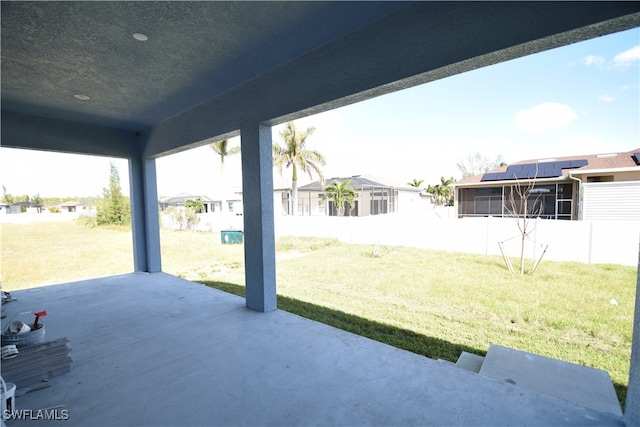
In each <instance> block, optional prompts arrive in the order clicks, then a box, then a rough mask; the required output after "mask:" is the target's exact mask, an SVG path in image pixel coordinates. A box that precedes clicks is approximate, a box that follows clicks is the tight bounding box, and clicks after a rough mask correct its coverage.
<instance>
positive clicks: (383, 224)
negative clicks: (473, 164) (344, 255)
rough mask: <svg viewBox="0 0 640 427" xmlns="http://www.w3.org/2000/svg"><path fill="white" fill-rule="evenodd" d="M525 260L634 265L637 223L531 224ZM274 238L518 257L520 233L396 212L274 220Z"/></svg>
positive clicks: (501, 221)
mask: <svg viewBox="0 0 640 427" xmlns="http://www.w3.org/2000/svg"><path fill="white" fill-rule="evenodd" d="M531 221H532V222H531V225H530V226H529V228H528V230H529V231H530V234H529V235H528V237H527V239H526V241H525V256H526V257H527V258H529V259H538V258H539V257H540V256H541V255H542V251H543V250H544V249H545V247H547V246H548V249H547V251H546V253H545V254H544V259H545V260H554V261H577V262H583V263H588V264H601V263H602V264H621V265H631V266H636V265H638V251H639V248H640V222H639V221H628V222H627V221H556V220H542V219H541V220H531ZM275 232H276V236H286V235H291V236H315V237H329V238H337V239H339V240H340V241H343V242H347V243H359V244H372V245H374V244H380V245H389V246H409V247H416V248H425V249H434V250H444V251H450V252H466V253H476V254H487V255H501V252H500V247H499V245H498V243H499V242H503V247H504V248H505V252H506V253H507V255H509V256H511V257H519V255H520V245H521V235H520V232H519V230H518V227H517V223H516V220H515V219H513V218H494V217H488V218H464V219H451V218H445V219H435V218H428V219H425V218H424V217H420V216H406V215H399V214H387V215H376V216H368V217H326V216H315V217H314V216H299V217H292V216H288V217H277V218H276V227H275Z"/></svg>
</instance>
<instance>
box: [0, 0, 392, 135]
mask: <svg viewBox="0 0 640 427" xmlns="http://www.w3.org/2000/svg"><path fill="white" fill-rule="evenodd" d="M403 6H404V4H403V3H385V2H379V3H371V4H368V5H367V7H366V8H364V7H360V6H358V5H355V4H352V3H342V2H331V3H316V2H82V1H70V2H3V3H2V107H3V109H8V110H12V111H18V112H24V113H27V114H38V115H47V116H50V117H56V118H63V119H73V120H76V119H79V118H81V119H82V120H84V121H87V122H90V123H96V124H102V125H108V126H114V127H125V128H129V129H133V130H141V129H143V128H146V127H149V126H152V125H153V124H155V123H157V122H159V121H161V120H163V119H165V118H166V117H170V116H172V115H174V114H177V113H179V112H181V111H183V110H186V109H187V108H189V107H191V106H193V105H195V104H199V103H201V102H203V101H205V100H206V99H208V98H211V97H214V96H216V95H219V94H220V93H223V92H226V91H228V90H230V89H231V88H233V87H235V86H238V85H240V84H241V83H243V82H245V81H247V80H251V79H253V78H255V77H257V76H259V75H261V74H264V73H265V72H267V71H269V70H271V69H274V68H276V67H278V66H280V65H282V64H283V63H286V62H288V61H290V60H291V59H293V58H296V57H298V56H300V55H303V54H304V53H306V52H308V51H310V50H313V49H315V48H317V47H318V46H321V45H323V44H326V43H328V42H329V41H331V40H334V39H336V38H338V37H340V36H342V35H344V34H345V33H347V32H349V31H352V30H353V29H355V28H358V27H360V26H362V25H364V24H366V23H368V22H369V21H371V20H375V19H377V18H379V17H381V16H383V15H385V14H387V13H389V12H392V11H393V10H397V9H399V8H401V7H403ZM134 33H143V34H145V35H146V36H148V40H147V41H138V40H136V39H135V38H134V37H133V34H134ZM74 95H85V96H88V97H90V99H89V100H87V101H81V100H78V99H77V98H75V97H74Z"/></svg>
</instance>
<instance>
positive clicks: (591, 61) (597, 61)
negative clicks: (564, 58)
mask: <svg viewBox="0 0 640 427" xmlns="http://www.w3.org/2000/svg"><path fill="white" fill-rule="evenodd" d="M583 61H584V64H585V65H586V66H587V67H589V66H591V65H595V66H596V67H602V66H603V65H604V58H603V57H602V56H598V55H588V56H586V57H585V58H584V60H583Z"/></svg>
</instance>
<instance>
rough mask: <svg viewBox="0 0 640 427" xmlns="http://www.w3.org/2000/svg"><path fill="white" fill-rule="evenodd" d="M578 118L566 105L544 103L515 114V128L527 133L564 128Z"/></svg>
mask: <svg viewBox="0 0 640 427" xmlns="http://www.w3.org/2000/svg"><path fill="white" fill-rule="evenodd" d="M577 117H578V114H576V112H575V111H573V110H572V109H571V107H569V106H568V105H564V104H560V103H557V102H544V103H542V104H538V105H536V106H534V107H531V108H528V109H525V110H520V111H518V112H517V113H516V114H515V122H516V126H518V127H519V128H520V129H522V130H524V131H525V132H528V133H538V132H542V131H544V130H546V129H554V128H559V127H562V126H566V125H568V124H569V123H571V122H572V121H574V120H575V119H576V118H577Z"/></svg>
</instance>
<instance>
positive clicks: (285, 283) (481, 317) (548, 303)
mask: <svg viewBox="0 0 640 427" xmlns="http://www.w3.org/2000/svg"><path fill="white" fill-rule="evenodd" d="M1 227H2V228H1V231H2V270H1V274H2V277H1V280H2V284H3V289H5V290H12V289H21V288H26V287H31V286H37V285H41V284H50V283H59V282H65V281H73V280H79V279H85V278H91V277H100V276H105V275H111V274H118V273H127V272H130V271H131V270H132V264H133V263H132V255H131V234H130V230H129V229H126V228H94V229H85V228H83V227H82V226H80V225H78V224H76V223H73V222H69V223H38V224H31V225H14V224H3V225H2V226H1ZM161 242H162V253H163V270H164V271H166V272H168V273H172V274H175V275H177V276H180V277H184V278H186V279H189V280H193V281H196V282H200V283H203V284H206V285H208V286H212V287H216V288H219V289H221V290H224V291H227V292H232V293H236V294H240V295H243V293H244V268H243V247H242V245H222V244H221V243H220V236H219V234H218V233H195V232H177V231H168V230H162V232H161ZM375 252H376V256H373V254H374V247H373V246H367V245H349V244H344V243H339V242H338V241H335V240H328V239H315V238H281V239H279V240H278V242H277V253H278V255H277V280H278V305H279V308H281V309H284V310H287V311H291V312H293V313H296V314H298V315H301V316H305V317H309V318H311V319H314V320H318V321H321V322H324V323H327V324H330V325H333V326H336V327H339V328H342V329H345V330H349V331H351V332H355V333H358V334H361V335H364V336H368V337H370V338H373V339H376V340H379V341H382V342H386V343H388V344H391V345H395V346H397V347H400V348H404V349H407V350H410V351H413V352H416V353H419V354H423V355H425V356H428V357H430V358H434V359H438V358H442V359H447V360H451V361H455V360H456V359H457V357H458V356H459V354H460V352H461V351H469V352H473V353H477V354H481V355H484V354H485V352H486V351H487V349H488V347H489V345H490V344H492V343H495V344H500V345H504V346H508V347H514V348H518V349H520V350H525V351H530V352H534V353H538V354H541V355H545V356H549V357H554V358H559V359H562V360H566V361H570V362H575V363H580V364H584V365H587V366H592V367H596V368H600V369H604V370H607V371H608V372H609V374H610V375H611V377H612V379H613V381H614V383H615V386H616V390H617V392H618V396H619V398H620V401H621V402H622V403H623V402H624V398H625V395H626V384H627V380H628V371H629V359H630V353H631V334H632V327H633V310H634V298H635V286H636V268H633V267H624V266H616V265H585V264H579V263H567V262H551V261H543V262H542V264H541V265H540V266H539V268H538V270H537V271H536V274H535V275H533V276H531V275H526V276H519V275H518V274H510V273H508V272H507V270H506V268H505V266H504V261H503V260H502V258H501V257H493V256H482V255H468V254H459V253H446V252H438V251H429V250H423V249H414V248H406V247H382V248H378V249H377V250H376V251H375ZM514 265H515V260H514ZM529 269H530V266H529ZM612 299H615V300H616V301H617V305H614V304H611V302H610V301H611V300H612Z"/></svg>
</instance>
